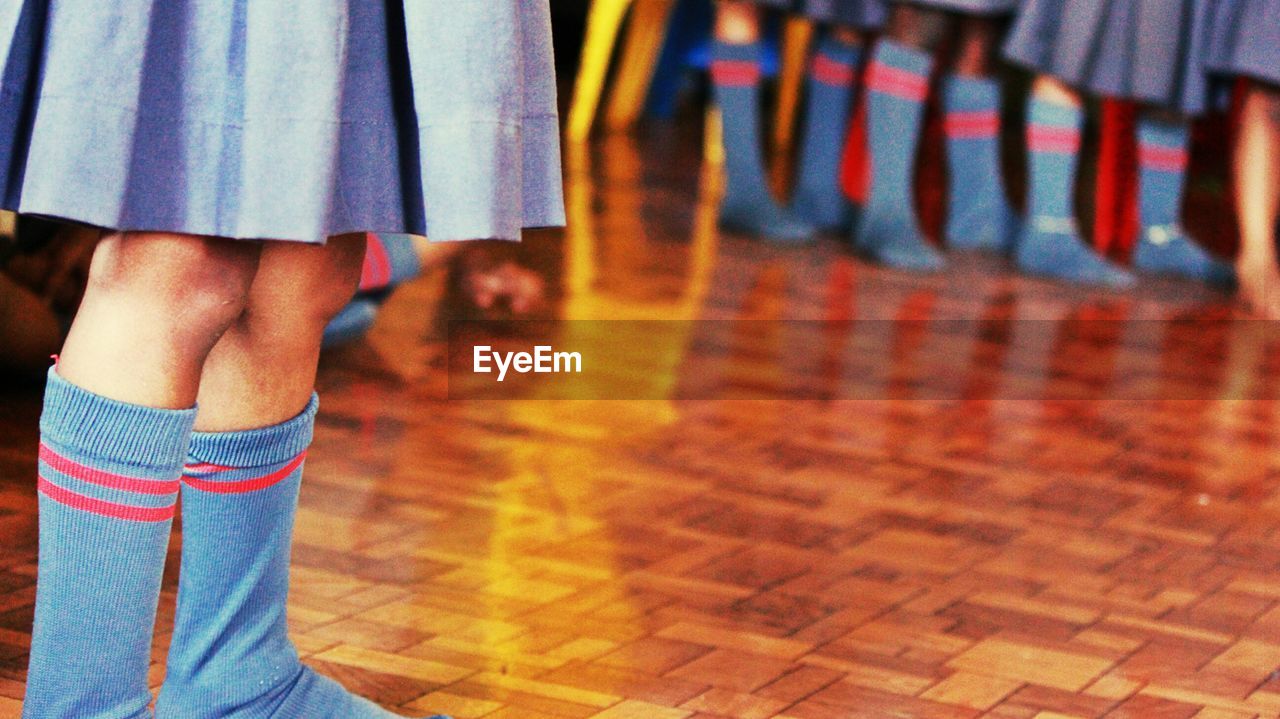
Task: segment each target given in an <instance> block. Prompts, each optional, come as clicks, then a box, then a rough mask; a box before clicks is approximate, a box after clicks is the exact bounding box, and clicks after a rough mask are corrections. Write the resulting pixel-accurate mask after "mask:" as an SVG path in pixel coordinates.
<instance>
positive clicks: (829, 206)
mask: <svg viewBox="0 0 1280 719" xmlns="http://www.w3.org/2000/svg"><path fill="white" fill-rule="evenodd" d="M860 56H861V47H859V46H858V45H854V44H850V43H847V42H843V41H841V40H840V39H838V38H836V37H835V36H834V35H833V34H828V35H827V36H826V37H824V38H823V39H822V41H821V42H820V43H819V44H818V51H817V53H815V54H814V56H813V60H812V63H811V65H810V68H809V85H808V87H809V89H808V93H809V95H808V98H807V100H806V101H805V114H804V117H805V129H804V141H803V144H802V146H801V150H800V175H799V178H798V179H797V182H796V190H795V195H794V197H793V198H792V204H791V207H792V209H793V210H794V211H795V213H796V216H797V217H799V218H800V219H802V220H804V221H806V222H808V223H810V224H812V225H813V226H815V227H818V228H821V229H824V230H830V229H838V228H843V227H845V226H846V225H847V224H848V222H849V213H850V209H851V208H850V206H849V201H848V200H846V199H845V196H844V192H843V190H842V189H841V187H840V160H841V158H842V156H843V150H844V142H845V136H846V134H847V133H848V129H849V106H850V103H851V101H852V98H853V92H854V86H855V83H856V81H857V68H858V59H859V57H860Z"/></svg>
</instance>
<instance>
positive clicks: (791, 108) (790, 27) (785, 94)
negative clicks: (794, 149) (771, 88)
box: [773, 17, 813, 152]
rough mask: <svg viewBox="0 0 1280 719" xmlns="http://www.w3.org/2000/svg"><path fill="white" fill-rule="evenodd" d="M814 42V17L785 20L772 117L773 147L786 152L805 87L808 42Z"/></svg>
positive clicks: (793, 137) (793, 135)
mask: <svg viewBox="0 0 1280 719" xmlns="http://www.w3.org/2000/svg"><path fill="white" fill-rule="evenodd" d="M812 44H813V21H812V20H808V19H805V18H802V17H793V18H789V19H788V20H787V24H786V26H785V27H784V28H783V31H782V66H781V68H779V70H778V106H777V107H776V108H775V109H774V113H775V114H774V117H773V149H774V151H775V152H786V151H787V150H789V149H790V148H791V143H792V141H793V140H794V139H795V130H796V116H797V114H798V111H799V109H800V96H801V94H802V93H803V91H804V77H805V69H806V68H808V66H809V46H810V45H812Z"/></svg>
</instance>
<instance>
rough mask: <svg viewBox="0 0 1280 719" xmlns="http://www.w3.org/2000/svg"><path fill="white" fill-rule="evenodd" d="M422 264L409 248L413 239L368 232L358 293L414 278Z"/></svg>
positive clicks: (391, 285) (420, 270)
mask: <svg viewBox="0 0 1280 719" xmlns="http://www.w3.org/2000/svg"><path fill="white" fill-rule="evenodd" d="M421 272H422V262H421V260H419V259H418V253H417V252H416V251H414V249H413V237H412V236H410V235H403V234H397V233H386V234H378V233H373V232H370V233H369V235H368V242H367V246H366V248H365V252H364V266H363V267H362V268H361V270H360V290H361V291H362V292H368V291H370V290H380V289H383V288H385V287H393V286H395V285H398V284H401V283H402V282H407V281H408V280H411V279H413V278H414V277H417V276H418V274H419V273H421Z"/></svg>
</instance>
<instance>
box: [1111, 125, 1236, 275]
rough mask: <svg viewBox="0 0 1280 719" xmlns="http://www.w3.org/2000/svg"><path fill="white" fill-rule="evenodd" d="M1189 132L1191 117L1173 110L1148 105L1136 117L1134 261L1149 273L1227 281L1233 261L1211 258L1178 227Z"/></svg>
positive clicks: (1185, 173) (1184, 182) (1185, 172)
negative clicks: (1138, 225)
mask: <svg viewBox="0 0 1280 719" xmlns="http://www.w3.org/2000/svg"><path fill="white" fill-rule="evenodd" d="M1190 134H1191V132H1190V120H1188V119H1187V118H1186V117H1184V116H1182V115H1180V114H1177V113H1173V112H1167V111H1154V110H1152V111H1147V112H1144V113H1142V115H1141V117H1140V118H1139V120H1138V169H1139V177H1140V180H1139V187H1140V195H1139V215H1140V218H1141V224H1142V229H1141V236H1140V238H1139V240H1138V246H1137V248H1136V249H1135V250H1134V254H1133V264H1134V266H1135V267H1137V268H1138V269H1141V270H1145V271H1147V272H1153V273H1158V274H1167V275H1177V276H1180V277H1187V278H1190V279H1195V280H1200V281H1203V282H1208V283H1210V284H1215V285H1230V284H1231V283H1232V281H1233V280H1234V273H1233V272H1232V269H1231V266H1230V265H1229V264H1227V263H1226V262H1222V261H1220V260H1216V259H1214V258H1213V257H1212V256H1211V255H1210V254H1209V253H1208V252H1206V251H1205V250H1204V249H1202V248H1201V247H1200V246H1199V245H1197V244H1195V243H1194V242H1193V241H1192V240H1191V238H1189V237H1188V236H1187V234H1186V231H1185V230H1183V228H1182V221H1181V216H1182V197H1183V188H1184V187H1185V185H1186V176H1187V160H1188V157H1189V155H1190V152H1189V150H1188V144H1189V142H1190Z"/></svg>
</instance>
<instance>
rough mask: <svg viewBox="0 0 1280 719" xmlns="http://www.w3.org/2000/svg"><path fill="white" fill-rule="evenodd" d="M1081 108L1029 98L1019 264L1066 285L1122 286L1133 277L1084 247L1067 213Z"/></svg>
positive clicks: (1069, 205) (1034, 272)
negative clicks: (1026, 189)
mask: <svg viewBox="0 0 1280 719" xmlns="http://www.w3.org/2000/svg"><path fill="white" fill-rule="evenodd" d="M1081 119H1082V116H1081V112H1080V108H1078V107H1072V106H1068V105H1059V104H1056V103H1052V102H1046V101H1044V100H1041V99H1040V98H1038V97H1035V96H1032V97H1031V99H1030V101H1029V108H1028V113H1027V155H1028V158H1029V163H1030V168H1029V170H1030V172H1029V175H1030V176H1029V178H1028V179H1029V185H1030V187H1029V191H1030V199H1029V202H1028V211H1027V214H1028V218H1027V221H1026V224H1025V226H1024V227H1023V229H1022V234H1021V236H1020V238H1019V240H1018V249H1017V260H1018V266H1019V267H1021V268H1022V269H1023V270H1025V271H1027V272H1030V273H1032V274H1039V275H1047V276H1050V277H1056V278H1059V279H1064V280H1068V281H1071V282H1081V283H1085V284H1100V285H1108V286H1112V287H1123V286H1127V285H1130V284H1132V283H1133V276H1132V275H1130V274H1129V273H1128V272H1126V271H1124V270H1123V269H1121V268H1119V267H1116V266H1115V265H1112V264H1111V263H1110V262H1107V261H1106V260H1105V259H1103V258H1102V257H1101V256H1099V255H1098V254H1097V253H1095V252H1093V251H1092V250H1091V249H1090V248H1089V247H1088V246H1086V245H1085V243H1084V239H1083V238H1082V237H1081V236H1080V230H1079V227H1078V225H1077V224H1076V221H1075V219H1074V213H1073V212H1072V204H1073V203H1072V197H1073V192H1074V188H1075V179H1076V160H1077V157H1078V155H1079V153H1080V123H1081Z"/></svg>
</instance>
